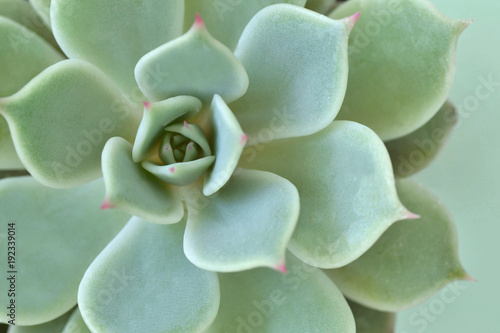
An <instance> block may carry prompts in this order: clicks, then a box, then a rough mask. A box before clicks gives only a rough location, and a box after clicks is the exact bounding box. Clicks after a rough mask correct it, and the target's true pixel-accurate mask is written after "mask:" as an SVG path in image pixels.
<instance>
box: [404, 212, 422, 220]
mask: <svg viewBox="0 0 500 333" xmlns="http://www.w3.org/2000/svg"><path fill="white" fill-rule="evenodd" d="M420 217H421V216H420V215H418V214H415V213H412V212H410V211H407V212H406V216H405V220H416V219H419V218H420Z"/></svg>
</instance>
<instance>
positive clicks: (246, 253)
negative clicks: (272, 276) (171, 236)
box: [184, 170, 300, 272]
mask: <svg viewBox="0 0 500 333" xmlns="http://www.w3.org/2000/svg"><path fill="white" fill-rule="evenodd" d="M186 204H187V206H188V223H187V228H186V234H185V236H184V252H185V253H186V256H187V257H188V259H189V260H190V261H191V262H192V263H194V264H195V265H196V266H198V267H201V268H203V269H206V270H211V271H219V272H234V271H240V270H244V269H249V268H254V267H258V266H269V267H273V268H275V269H281V265H283V263H284V258H285V251H286V246H287V243H288V241H289V239H290V237H291V236H292V233H293V229H294V227H295V224H296V223H297V218H298V216H299V208H300V203H299V196H298V193H297V189H296V188H295V186H293V185H292V184H291V183H290V182H289V181H287V180H286V179H283V178H281V177H279V176H276V175H274V174H271V173H268V172H262V171H256V170H238V171H237V174H234V175H233V176H232V177H231V179H230V180H229V182H228V183H227V184H226V186H224V187H223V188H222V189H220V190H219V191H218V192H217V193H216V195H214V196H212V197H208V198H206V201H205V202H204V204H203V205H202V206H200V205H199V203H197V202H194V203H193V202H191V201H189V199H187V200H186Z"/></svg>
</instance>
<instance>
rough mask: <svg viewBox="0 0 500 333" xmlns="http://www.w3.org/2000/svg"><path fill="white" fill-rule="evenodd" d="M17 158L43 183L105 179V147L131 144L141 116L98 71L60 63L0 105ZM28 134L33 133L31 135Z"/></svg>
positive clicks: (55, 184) (83, 64)
mask: <svg viewBox="0 0 500 333" xmlns="http://www.w3.org/2000/svg"><path fill="white" fill-rule="evenodd" d="M0 112H1V113H2V114H3V116H4V117H5V118H6V119H7V122H8V123H9V128H10V131H11V134H12V138H13V141H14V144H15V146H16V150H17V153H18V154H19V157H20V159H21V161H22V162H23V164H24V165H25V167H26V169H27V170H28V171H29V172H30V173H31V174H32V175H33V176H34V177H35V178H36V179H37V180H38V181H40V182H41V183H43V184H45V185H48V186H53V187H71V186H76V185H80V184H84V183H86V182H89V181H91V180H93V179H96V178H98V177H100V176H101V152H102V149H103V147H104V144H105V143H106V141H107V140H108V139H109V138H111V137H114V136H123V137H125V138H127V139H128V140H130V141H132V140H133V136H134V133H135V131H136V129H137V124H138V123H139V113H138V112H137V110H136V109H135V107H134V106H133V105H132V104H130V102H128V101H127V99H126V98H125V97H123V95H122V94H121V93H120V91H119V90H118V89H117V88H116V87H115V86H114V84H113V83H112V82H111V81H110V80H109V79H108V78H107V77H106V76H105V75H104V74H103V73H102V72H100V71H99V70H98V69H97V68H95V67H94V66H91V65H90V64H88V63H86V62H83V61H80V60H66V61H61V62H59V63H57V64H55V65H53V66H51V67H49V68H47V69H46V70H45V71H43V72H42V73H41V74H40V75H38V76H37V77H35V78H34V79H33V80H31V81H30V82H29V83H28V84H27V85H26V86H25V87H24V88H23V89H21V90H20V91H19V92H18V93H16V94H15V95H13V96H11V97H8V98H5V99H0ZM27 129H29V130H27Z"/></svg>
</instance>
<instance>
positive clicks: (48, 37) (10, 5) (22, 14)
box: [0, 0, 59, 49]
mask: <svg viewBox="0 0 500 333" xmlns="http://www.w3.org/2000/svg"><path fill="white" fill-rule="evenodd" d="M0 16H3V17H7V18H9V19H11V20H13V21H16V22H17V23H19V24H22V25H24V26H25V27H26V28H28V29H29V30H31V31H32V32H34V33H36V34H37V35H38V36H40V37H41V38H43V39H45V41H46V42H47V43H49V44H50V45H52V46H53V47H54V48H56V49H58V48H59V46H58V45H57V42H56V40H55V39H54V36H53V35H52V32H51V31H50V30H49V29H48V28H47V26H46V25H45V23H44V22H43V21H42V19H40V17H39V16H38V14H37V12H36V11H35V10H33V8H32V7H31V6H30V5H29V4H28V2H26V1H19V0H0ZM11 37H12V42H13V43H19V44H23V43H29V39H30V38H31V36H30V35H29V34H27V35H17V36H13V35H11Z"/></svg>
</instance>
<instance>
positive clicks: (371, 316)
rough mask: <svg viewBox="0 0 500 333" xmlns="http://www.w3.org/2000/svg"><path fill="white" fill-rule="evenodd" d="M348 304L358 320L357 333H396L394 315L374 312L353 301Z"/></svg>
mask: <svg viewBox="0 0 500 333" xmlns="http://www.w3.org/2000/svg"><path fill="white" fill-rule="evenodd" d="M347 303H349V307H350V308H351V310H352V313H353V315H354V319H355V320H356V333H394V324H395V321H396V315H395V314H394V313H391V312H381V311H376V310H372V309H369V308H365V307H364V306H362V305H360V304H357V303H354V302H351V301H348V302H347Z"/></svg>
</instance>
